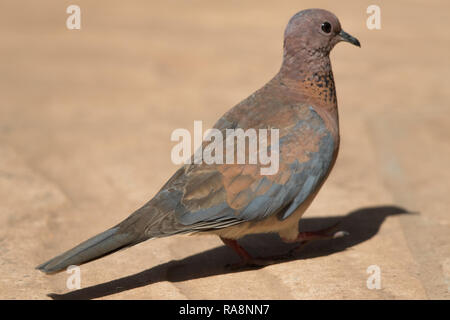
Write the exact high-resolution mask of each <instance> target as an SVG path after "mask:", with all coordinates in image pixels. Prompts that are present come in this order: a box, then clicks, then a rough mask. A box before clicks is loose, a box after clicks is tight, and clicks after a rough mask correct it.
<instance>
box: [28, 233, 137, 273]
mask: <svg viewBox="0 0 450 320" xmlns="http://www.w3.org/2000/svg"><path fill="white" fill-rule="evenodd" d="M138 242H140V241H138V240H137V237H136V235H135V234H134V235H133V234H132V233H124V232H123V230H121V231H119V228H118V227H115V228H112V229H109V230H106V231H105V232H102V233H100V234H98V235H96V236H95V237H92V238H90V239H89V240H86V241H84V242H83V243H81V244H79V245H78V246H76V247H75V248H73V249H70V250H69V251H67V252H65V253H63V254H61V255H59V256H57V257H55V258H53V259H51V260H49V261H47V262H45V263H43V264H41V265H39V266H37V267H36V269H38V270H41V271H42V272H45V273H47V274H50V273H56V272H60V271H63V270H65V269H66V268H67V267H68V266H70V265H81V264H83V263H86V262H89V261H92V260H95V259H98V258H101V257H104V256H106V255H108V254H111V253H113V252H116V251H118V250H120V249H123V248H126V247H129V246H132V245H134V244H136V243H138Z"/></svg>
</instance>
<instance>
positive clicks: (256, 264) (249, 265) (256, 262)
mask: <svg viewBox="0 0 450 320" xmlns="http://www.w3.org/2000/svg"><path fill="white" fill-rule="evenodd" d="M286 258H288V255H287V254H285V255H280V256H274V257H264V258H251V259H247V260H241V261H239V262H237V263H232V264H227V265H226V266H225V268H226V269H229V270H244V269H260V268H263V267H266V266H269V265H271V264H275V263H277V262H279V261H280V260H285V259H286Z"/></svg>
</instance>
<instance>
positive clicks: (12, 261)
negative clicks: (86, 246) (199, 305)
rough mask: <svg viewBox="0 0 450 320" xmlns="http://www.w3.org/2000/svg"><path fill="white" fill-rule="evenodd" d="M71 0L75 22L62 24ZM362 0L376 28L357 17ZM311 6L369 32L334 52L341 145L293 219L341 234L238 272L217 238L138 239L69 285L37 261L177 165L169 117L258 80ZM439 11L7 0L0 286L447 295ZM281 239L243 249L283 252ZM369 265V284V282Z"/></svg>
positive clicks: (25, 292) (1, 36)
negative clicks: (374, 277) (335, 224)
mask: <svg viewBox="0 0 450 320" xmlns="http://www.w3.org/2000/svg"><path fill="white" fill-rule="evenodd" d="M71 4H76V5H78V6H80V8H81V30H68V29H67V28H66V19H67V18H68V16H69V14H67V13H66V8H67V7H68V6H69V5H71ZM372 4H375V5H379V6H380V8H381V29H380V30H369V29H368V28H367V26H366V20H367V18H368V17H369V14H367V13H366V9H367V7H368V6H369V5H372ZM311 7H319V8H324V9H327V10H330V11H332V12H333V13H335V14H336V15H337V16H338V18H339V19H340V21H341V24H342V26H343V29H344V30H346V31H347V32H348V33H350V34H352V35H353V36H355V37H357V38H358V39H359V40H360V42H361V44H362V48H361V49H359V48H356V47H353V46H350V45H348V44H339V45H338V46H336V48H335V49H334V50H333V52H332V54H331V59H332V64H333V70H334V77H335V81H336V87H337V95H338V103H339V110H340V121H341V122H340V126H341V149H340V154H339V157H338V161H337V163H336V166H335V168H334V170H333V172H332V174H331V176H330V178H329V180H328V181H327V183H326V184H325V186H324V188H323V189H322V191H321V193H319V196H318V197H317V198H316V200H315V202H314V204H313V205H312V206H311V208H310V209H309V211H307V213H306V214H305V216H304V217H305V225H306V226H311V227H314V228H318V227H325V226H327V225H330V223H331V222H332V221H335V220H342V221H343V225H342V226H343V228H344V229H346V230H347V231H349V232H350V236H348V237H347V238H344V239H336V240H330V241H321V242H320V243H318V244H312V245H311V246H310V247H308V248H307V249H305V250H306V251H305V252H304V253H303V255H299V257H298V258H297V259H293V260H291V261H286V262H283V263H279V264H276V265H273V266H269V267H266V268H263V269H259V270H252V271H245V272H233V273H229V272H228V271H226V270H225V269H224V268H223V266H224V265H225V264H226V263H229V262H232V261H234V260H236V259H237V257H235V256H234V253H232V252H231V251H228V250H229V249H227V248H224V247H223V246H222V244H221V242H220V240H219V239H218V238H216V237H213V236H203V237H187V236H176V237H171V238H167V239H160V240H156V241H150V242H145V243H142V244H140V245H138V246H136V247H133V248H131V249H129V250H126V251H121V252H118V253H116V254H115V255H113V256H109V257H107V258H105V259H101V260H98V261H95V262H92V263H89V264H87V265H85V266H83V267H82V282H81V285H82V288H83V289H81V290H78V291H75V292H70V290H69V289H67V287H66V280H67V277H68V274H65V273H61V274H58V275H55V276H45V275H43V274H41V273H40V272H38V271H36V270H34V267H35V266H36V265H38V264H39V263H42V262H44V261H46V260H47V259H49V258H51V257H53V256H54V255H56V254H59V253H61V252H62V251H64V250H66V249H69V248H71V247H72V246H73V245H76V244H78V243H79V242H81V241H83V240H85V239H87V238H88V237H90V236H92V235H94V234H97V233H98V232H100V231H103V230H105V229H107V228H109V227H111V226H113V225H115V224H116V223H117V222H119V221H121V220H122V219H123V218H125V217H126V216H128V214H129V213H131V212H132V211H134V210H135V209H137V208H138V207H140V206H141V205H143V204H144V203H145V202H146V201H147V200H149V199H150V198H151V197H152V196H153V195H154V194H155V193H156V192H157V191H158V190H159V188H160V187H161V186H162V185H163V184H164V183H165V181H166V180H167V179H168V178H169V177H170V176H171V175H172V173H173V172H174V171H175V169H176V168H177V166H175V165H174V164H172V162H171V160H170V152H171V148H172V147H173V146H174V145H175V143H174V142H171V141H170V134H171V133H172V131H173V130H175V129H177V128H187V129H189V130H192V128H193V122H194V120H202V121H203V122H204V127H209V126H212V125H213V124H214V122H215V121H216V119H218V118H219V117H220V116H221V115H222V114H223V113H225V112H226V111H227V110H228V109H229V108H231V107H232V106H234V105H235V104H236V103H238V102H239V101H241V100H242V99H244V98H246V97H247V96H248V95H250V94H251V93H252V92H254V91H255V90H256V89H258V88H260V87H261V86H262V85H263V84H265V83H266V82H267V81H268V80H269V79H270V78H271V77H272V76H273V75H274V74H275V73H276V72H277V71H278V69H279V67H280V64H281V57H282V43H283V38H282V37H283V31H284V28H285V26H286V23H287V21H288V20H289V18H290V17H291V16H292V15H293V14H295V13H296V12H298V11H300V10H303V9H306V8H311ZM449 10H450V4H449V3H448V2H445V1H424V0H423V1H419V0H415V1H411V0H408V1H406V0H396V1H374V0H371V1H366V0H363V1H361V0H358V1H356V0H355V1H339V2H337V1H321V0H320V1H298V0H297V1H290V0H289V1H288V0H283V1H273V0H272V1H262V0H258V1H256V0H246V1H235V0H231V1H230V0H227V1H224V0H221V1H218V0H214V1H210V0H194V1H175V0H164V1H162V0H161V1H156V0H152V1H104V0H101V1H87V0H78V1H74V2H72V1H55V0H53V1H31V0H28V1H12V0H2V3H1V5H0V58H1V61H0V272H1V281H0V298H3V299H16V298H22V299H46V298H48V297H47V294H49V293H54V294H56V295H53V296H52V297H53V298H58V297H59V298H64V297H76V298H106V299H171V298H178V299H186V298H188V299H190V298H194V299H222V298H224V299H227V298H236V299H303V298H307V299H321V298H322V299H323V298H324V299H337V298H341V299H342V298H343V299H346V298H348V299H350V298H352V299H368V298H371V299H427V298H435V299H436V298H437V299H448V298H449V297H450V295H449V290H450V289H449V288H450V217H449V209H450V206H449V181H450V170H449V169H448V166H449V163H450V144H449V141H450V106H449V101H450V89H449V88H450V83H449V77H448V75H449V71H450V68H449V67H450V60H449V56H450V33H449V32H448V30H449V24H448V11H449ZM405 211H411V212H415V213H419V214H397V213H402V212H405ZM277 241H278V240H277V239H273V238H271V237H263V238H255V239H253V240H252V239H250V240H248V241H247V246H248V247H249V248H250V249H249V251H250V252H253V253H255V254H256V255H257V254H258V253H261V254H264V253H266V252H267V251H270V250H269V249H267V248H272V249H271V250H274V251H279V249H280V248H281V249H280V250H284V247H282V245H281V244H279V243H278V242H277ZM371 265H376V266H379V267H380V270H381V289H379V290H377V289H372V290H370V289H368V287H367V284H366V282H367V278H368V277H369V276H370V274H368V273H367V268H368V267H369V266H371ZM66 293H68V295H67V294H66ZM65 294H66V295H65ZM58 295H59V296H58Z"/></svg>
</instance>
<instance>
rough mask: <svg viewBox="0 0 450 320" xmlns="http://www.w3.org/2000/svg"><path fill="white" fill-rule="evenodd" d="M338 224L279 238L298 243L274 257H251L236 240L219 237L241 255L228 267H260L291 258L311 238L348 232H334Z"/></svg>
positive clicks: (331, 237)
mask: <svg viewBox="0 0 450 320" xmlns="http://www.w3.org/2000/svg"><path fill="white" fill-rule="evenodd" d="M338 225H339V222H338V223H336V224H334V225H332V226H331V227H328V228H325V229H322V230H317V231H305V232H299V233H298V235H297V237H296V238H295V239H293V240H291V239H284V238H281V239H282V240H283V242H286V243H300V244H299V245H298V246H297V247H295V248H294V249H292V250H290V251H289V252H288V253H287V254H282V255H278V256H274V257H265V258H257V259H256V258H253V257H252V256H251V255H250V253H248V252H247V250H245V249H244V248H243V247H242V246H241V245H240V244H239V243H238V242H237V241H236V240H233V239H228V238H222V237H220V239H221V240H222V241H223V243H224V244H225V245H227V246H228V247H230V248H231V249H233V250H234V252H236V253H237V254H238V255H239V257H241V262H239V263H237V264H232V265H228V267H230V268H232V269H239V268H243V267H262V266H267V265H270V264H274V263H276V262H277V261H280V260H285V259H289V258H292V257H293V256H294V254H295V253H297V252H298V251H300V250H301V249H303V247H304V246H305V245H306V244H307V243H309V242H310V241H312V240H327V239H336V238H341V237H343V236H346V235H348V234H349V233H348V232H347V231H342V230H341V231H337V232H334V231H335V230H336V228H337V226H338Z"/></svg>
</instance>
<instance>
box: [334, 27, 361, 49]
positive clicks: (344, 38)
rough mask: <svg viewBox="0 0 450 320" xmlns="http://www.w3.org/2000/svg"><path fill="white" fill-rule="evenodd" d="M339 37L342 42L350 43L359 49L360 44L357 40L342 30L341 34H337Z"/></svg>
mask: <svg viewBox="0 0 450 320" xmlns="http://www.w3.org/2000/svg"><path fill="white" fill-rule="evenodd" d="M339 37H340V38H341V40H342V41H345V42H350V43H351V44H354V45H355V46H358V47H360V48H361V44H360V43H359V40H358V39H356V38H355V37H352V36H351V35H349V34H348V33H347V32H345V31H344V30H341V32H339Z"/></svg>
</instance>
